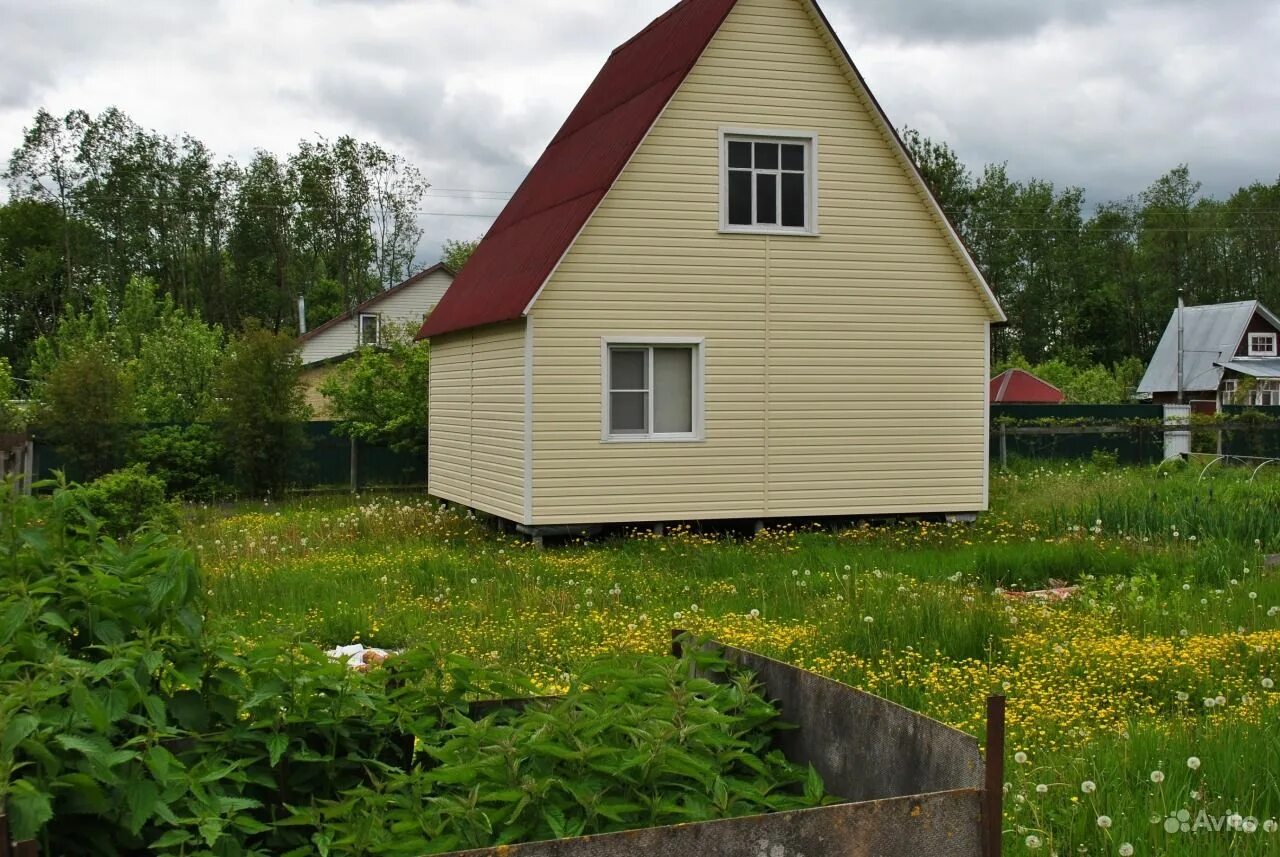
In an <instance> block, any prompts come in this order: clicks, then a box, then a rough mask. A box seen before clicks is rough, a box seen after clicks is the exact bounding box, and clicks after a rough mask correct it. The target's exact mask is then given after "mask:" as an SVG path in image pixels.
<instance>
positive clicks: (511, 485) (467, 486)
mask: <svg viewBox="0 0 1280 857" xmlns="http://www.w3.org/2000/svg"><path fill="white" fill-rule="evenodd" d="M430 373H431V396H430V400H429V407H430V430H429V437H430V440H431V446H430V451H429V458H428V467H429V470H428V487H429V491H430V493H431V494H433V495H434V496H437V497H440V498H442V499H446V500H451V501H454V502H457V503H462V504H464V505H467V506H471V507H473V508H475V509H479V510H481V511H483V512H489V513H490V514H494V515H499V516H501V517H504V518H509V519H513V520H523V519H524V479H525V474H524V414H525V406H524V324H523V322H521V323H519V324H513V325H500V326H496V327H488V328H481V329H479V330H474V331H467V332H464V333H460V334H456V335H452V336H449V337H446V338H444V339H443V340H439V341H436V342H433V343H432V352H431V368H430Z"/></svg>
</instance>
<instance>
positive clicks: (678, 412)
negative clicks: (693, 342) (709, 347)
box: [653, 348, 693, 434]
mask: <svg viewBox="0 0 1280 857" xmlns="http://www.w3.org/2000/svg"><path fill="white" fill-rule="evenodd" d="M653 430H654V431H655V432H657V433H659V434H675V433H681V432H683V433H688V432H692V431H693V349H692V348H655V349H654V351H653Z"/></svg>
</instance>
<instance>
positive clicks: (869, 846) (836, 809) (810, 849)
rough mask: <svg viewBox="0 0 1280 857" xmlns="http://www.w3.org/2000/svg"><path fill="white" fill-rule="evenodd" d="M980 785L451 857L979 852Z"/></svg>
mask: <svg viewBox="0 0 1280 857" xmlns="http://www.w3.org/2000/svg"><path fill="white" fill-rule="evenodd" d="M981 804H982V796H981V792H980V791H979V790H977V789H961V790H959V791H950V792H941V793H938V794H930V795H916V796H914V797H902V798H892V799H889V800H879V801H868V802H865V803H845V804H838V805H836V806H824V807H819V808H817V809H802V810H796V811H794V812H779V813H774V814H772V815H752V816H747V817H745V818H730V819H724V820H722V821H704V822H701V823H698V824H680V825H675V826H672V827H651V828H648V829H646V830H632V831H627V832H625V833H608V834H604V835H601V836H582V837H578V838H576V839H558V840H554V841H549V842H531V843H528V844H525V845H507V846H499V847H497V848H482V849H478V850H473V851H458V852H454V854H453V855H452V857H980V855H981V854H982V835H981V829H980V824H979V818H980V815H981V811H982V806H981Z"/></svg>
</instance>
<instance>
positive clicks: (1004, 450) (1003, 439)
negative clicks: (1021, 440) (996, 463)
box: [1000, 423, 1009, 470]
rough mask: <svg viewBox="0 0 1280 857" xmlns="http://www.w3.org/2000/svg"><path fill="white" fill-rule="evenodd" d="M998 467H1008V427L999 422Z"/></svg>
mask: <svg viewBox="0 0 1280 857" xmlns="http://www.w3.org/2000/svg"><path fill="white" fill-rule="evenodd" d="M1000 469H1001V470H1008V469H1009V427H1008V426H1007V425H1005V424H1004V423H1001V424H1000Z"/></svg>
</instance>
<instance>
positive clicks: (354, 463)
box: [351, 436, 360, 494]
mask: <svg viewBox="0 0 1280 857" xmlns="http://www.w3.org/2000/svg"><path fill="white" fill-rule="evenodd" d="M359 491H360V450H359V448H358V447H357V446H356V439H355V437H354V436H352V438H351V493H352V494H356V493H358V492H359Z"/></svg>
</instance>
